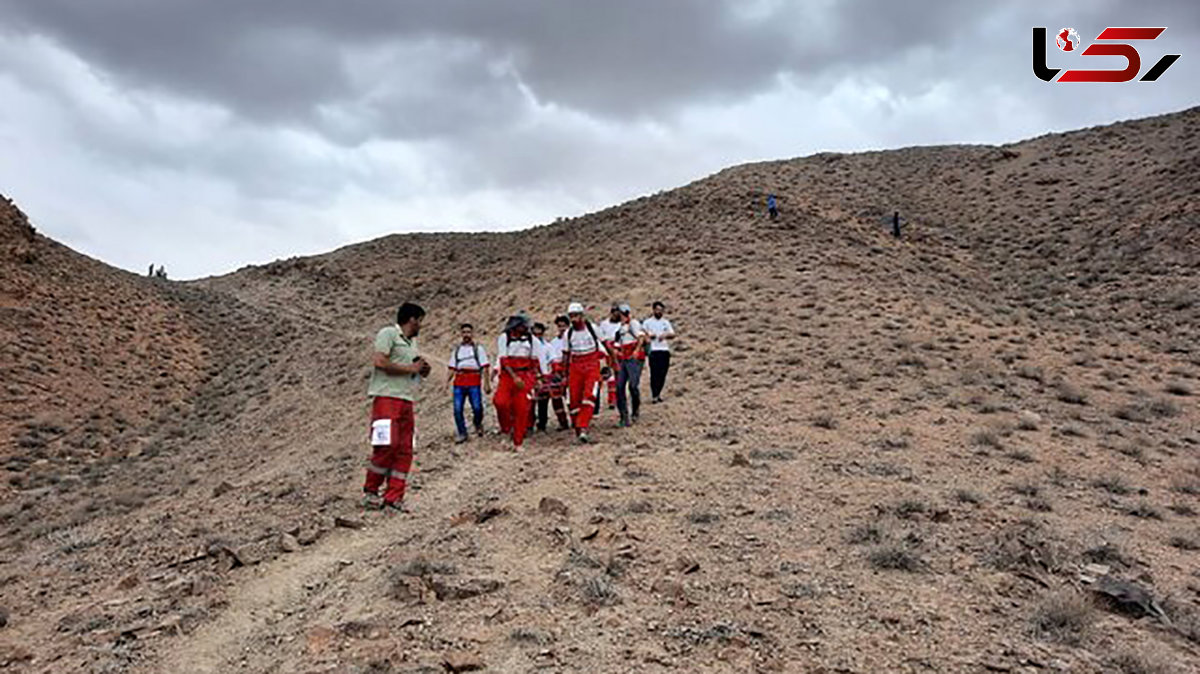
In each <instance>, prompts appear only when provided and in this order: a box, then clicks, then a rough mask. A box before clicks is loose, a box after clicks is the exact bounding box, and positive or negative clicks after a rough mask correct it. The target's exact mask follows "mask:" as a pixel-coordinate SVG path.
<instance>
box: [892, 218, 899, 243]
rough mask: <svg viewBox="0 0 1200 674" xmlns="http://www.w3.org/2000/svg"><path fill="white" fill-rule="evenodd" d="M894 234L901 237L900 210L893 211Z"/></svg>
mask: <svg viewBox="0 0 1200 674" xmlns="http://www.w3.org/2000/svg"><path fill="white" fill-rule="evenodd" d="M892 236H894V237H896V238H897V239H899V238H900V211H894V212H892Z"/></svg>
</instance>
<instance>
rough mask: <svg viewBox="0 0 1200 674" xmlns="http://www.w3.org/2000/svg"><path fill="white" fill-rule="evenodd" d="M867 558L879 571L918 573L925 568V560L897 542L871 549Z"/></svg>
mask: <svg viewBox="0 0 1200 674" xmlns="http://www.w3.org/2000/svg"><path fill="white" fill-rule="evenodd" d="M867 559H868V561H870V562H871V566H872V567H874V568H876V569H879V570H881V571H907V572H909V573H918V572H920V571H924V570H925V561H924V560H922V559H921V557H920V556H919V555H918V554H917V553H916V552H914V551H913V550H911V549H909V548H908V547H907V546H905V545H902V544H899V543H887V544H884V545H880V546H879V547H877V548H875V549H873V550H871V552H870V554H868V555H867Z"/></svg>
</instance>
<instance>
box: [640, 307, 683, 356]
mask: <svg viewBox="0 0 1200 674" xmlns="http://www.w3.org/2000/svg"><path fill="white" fill-rule="evenodd" d="M642 327H643V328H645V329H646V332H647V333H649V334H652V335H660V336H659V337H651V338H650V350H651V351H670V350H671V345H670V344H669V343H668V342H667V340H665V339H663V338H662V337H661V335H665V334H667V333H674V332H675V328H673V327H671V321H669V320H667V319H666V318H665V317H664V318H654V317H653V316H651V317H650V318H647V319H646V320H644V321H642Z"/></svg>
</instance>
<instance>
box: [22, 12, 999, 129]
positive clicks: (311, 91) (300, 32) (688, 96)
mask: <svg viewBox="0 0 1200 674" xmlns="http://www.w3.org/2000/svg"><path fill="white" fill-rule="evenodd" d="M0 5H3V6H4V7H5V14H6V16H7V17H8V22H9V23H10V25H15V26H16V28H17V29H18V30H24V31H34V32H38V33H42V34H45V35H47V36H50V37H52V38H53V39H55V40H57V41H59V42H60V43H61V44H63V45H64V46H65V47H66V48H67V49H70V50H72V51H74V52H76V53H77V54H79V55H80V56H81V57H83V58H84V59H86V60H87V61H89V62H91V63H93V64H95V65H97V66H98V67H101V68H104V69H105V70H106V71H108V72H110V73H113V74H114V75H115V76H117V77H119V78H122V79H123V80H125V81H126V82H128V83H129V84H131V85H134V86H140V87H146V88H154V89H162V90H166V91H170V92H172V93H175V94H178V95H183V96H186V97H190V98H195V99H200V100H207V101H212V102H215V103H218V104H220V105H223V106H226V107H228V108H230V109H232V110H234V111H236V112H237V113H238V114H241V115H245V116H247V117H249V118H251V119H256V120H260V121H262V122H265V123H272V122H280V123H288V122H291V123H305V124H313V125H316V126H318V127H322V126H325V125H326V124H328V123H329V121H328V120H329V119H330V118H331V117H333V118H336V117H338V114H337V111H338V109H339V108H342V107H345V106H347V105H351V104H353V105H354V106H356V110H355V113H354V114H351V115H344V117H347V118H350V119H348V120H347V121H346V122H345V123H346V124H347V126H348V127H349V128H353V127H355V124H356V123H357V124H358V126H357V128H354V131H349V130H348V129H342V130H343V131H346V132H347V133H346V136H347V139H348V140H361V139H362V134H364V133H366V131H367V128H366V127H364V126H363V125H362V124H363V122H371V121H372V120H375V121H377V122H378V123H377V124H375V123H371V124H369V126H370V127H371V128H372V130H378V131H379V132H380V133H382V134H384V135H387V136H397V137H419V136H422V135H427V134H437V133H445V132H446V131H447V130H448V129H456V128H461V127H460V126H459V123H462V122H466V123H473V124H483V123H486V122H488V121H490V119H491V118H490V116H489V114H488V113H491V114H492V115H500V116H501V118H503V115H505V114H510V113H511V111H512V110H513V109H514V108H519V107H520V106H521V105H522V100H521V98H520V97H519V96H518V95H516V93H517V83H518V82H517V78H519V80H520V82H523V83H524V84H525V85H526V86H527V87H528V90H529V92H530V93H531V94H532V95H533V96H534V97H535V98H536V99H537V100H538V101H539V102H542V103H552V104H557V105H562V106H566V107H570V108H574V109H578V110H581V111H585V112H588V113H590V114H595V115H601V116H607V117H618V118H619V117H630V116H638V115H653V114H656V113H661V112H663V111H665V110H669V109H671V108H673V107H678V106H681V105H685V104H688V103H693V102H696V101H705V100H731V99H736V98H738V97H740V96H744V95H746V94H748V93H752V92H754V91H757V90H760V89H762V88H764V87H766V86H768V85H769V84H770V83H771V82H772V81H773V78H774V77H775V76H777V75H779V74H782V73H795V74H801V75H811V74H817V73H821V72H824V71H826V70H830V69H834V68H837V67H839V66H847V65H854V64H862V63H870V62H874V61H878V60H887V59H893V58H896V57H897V56H898V55H899V54H901V53H902V52H903V51H905V50H907V49H910V48H912V47H914V46H920V47H922V48H937V47H939V46H945V45H947V44H949V43H952V42H953V41H954V40H955V39H956V36H958V35H960V34H962V32H963V28H964V27H969V26H971V25H974V24H976V23H978V22H979V21H980V20H981V18H983V17H982V15H981V14H980V11H981V8H986V7H987V5H976V4H973V3H961V2H956V3H945V2H931V1H923V2H883V3H880V2H863V1H858V2H838V3H804V4H799V3H776V2H760V3H755V2H735V1H733V0H728V1H724V2H721V1H717V0H657V1H656V2H644V1H643V0H609V1H606V2H562V1H560V0H524V1H517V2H448V1H439V2H428V1H425V0H421V1H408V2H399V1H397V2H389V1H386V0H377V1H370V2H368V1H364V0H346V1H342V2H329V1H326V0H275V1H260V2H254V1H247V0H204V1H201V0H106V1H103V2H97V1H95V0H6V1H5V2H2V3H0ZM414 45H415V47H414ZM421 45H424V46H426V47H432V48H427V49H421V48H420V46H421ZM439 45H447V46H449V47H450V49H448V50H447V52H446V53H444V54H443V53H439V50H438V49H437V47H438V46H439ZM389 51H391V52H393V53H394V54H395V55H396V58H398V59H403V60H401V61H398V62H396V63H394V64H393V65H394V68H387V69H374V70H372V69H370V68H367V70H368V71H369V72H370V74H371V77H370V78H364V77H363V73H361V72H360V69H362V68H363V66H362V65H361V61H362V60H363V58H362V55H364V54H365V55H371V54H384V55H386V54H387V53H389ZM463 51H467V52H469V53H470V56H471V58H470V59H462V58H461V54H462V52H463ZM456 57H459V58H456ZM384 63H386V60H385V61H384ZM377 65H378V64H377ZM415 71H422V72H425V73H429V74H432V75H434V76H436V81H435V82H434V83H435V84H436V85H437V86H436V88H428V89H426V90H425V91H419V90H418V91H416V92H412V91H409V90H408V87H409V86H410V81H411V80H410V78H409V77H406V75H411V74H412V73H414V72H415ZM484 100H486V101H487V102H488V104H487V105H483V106H480V105H479V103H480V101H484ZM481 107H482V109H483V110H482V111H480V108H481ZM364 115H365V118H366V119H365V120H364V119H359V117H361V116H364ZM329 131H330V132H331V133H333V135H334V136H335V137H336V136H337V135H338V134H337V133H336V132H337V131H338V129H337V128H336V127H335V128H331V129H329Z"/></svg>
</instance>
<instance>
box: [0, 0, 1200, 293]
mask: <svg viewBox="0 0 1200 674" xmlns="http://www.w3.org/2000/svg"><path fill="white" fill-rule="evenodd" d="M1033 26H1046V27H1048V29H1049V30H1050V32H1051V33H1053V32H1056V31H1057V30H1059V29H1061V28H1063V27H1073V28H1075V29H1076V30H1077V31H1078V32H1079V34H1080V36H1081V37H1082V39H1083V41H1084V43H1085V44H1087V43H1089V42H1090V41H1091V40H1092V39H1094V38H1095V36H1096V35H1097V34H1098V33H1099V32H1100V30H1101V29H1103V28H1104V27H1105V26H1167V27H1168V29H1167V31H1166V32H1165V33H1164V34H1163V35H1162V37H1160V38H1159V39H1157V40H1155V41H1154V42H1150V43H1140V44H1139V48H1140V51H1141V54H1142V58H1143V65H1142V68H1143V72H1144V71H1145V70H1147V69H1149V67H1150V66H1151V65H1152V64H1153V62H1154V61H1156V60H1157V59H1158V57H1159V56H1160V55H1161V54H1164V53H1180V54H1182V58H1181V59H1180V60H1179V61H1178V62H1177V63H1176V64H1175V65H1174V66H1173V67H1172V68H1171V69H1170V70H1168V71H1167V72H1166V74H1165V75H1163V76H1162V78H1160V80H1159V81H1158V82H1155V83H1138V82H1131V83H1127V84H1048V83H1045V82H1042V81H1041V80H1038V79H1037V78H1035V77H1034V76H1033V74H1032V70H1031V64H1030V40H1031V28H1032V27H1033ZM1049 60H1050V62H1051V63H1050V65H1051V66H1052V67H1072V66H1074V67H1087V66H1090V67H1101V68H1104V67H1119V66H1120V65H1122V64H1123V62H1122V61H1121V59H1119V58H1111V57H1080V56H1079V55H1078V53H1073V54H1067V53H1064V52H1061V51H1059V50H1057V49H1056V48H1054V46H1053V45H1050V47H1049ZM1198 63H1200V1H1197V0H1171V1H1156V0H1138V1H1128V0H1123V1H1117V0H1090V1H1088V2H1057V1H1054V0H1036V1H1026V0H1017V1H1014V2H995V1H988V2H977V3H976V2H963V1H948V2H928V1H924V0H921V1H914V0H905V1H903V2H901V1H900V0H877V1H867V0H858V1H855V0H847V1H835V0H815V1H811V2H787V1H783V0H728V1H720V0H603V1H600V0H517V1H500V0H476V1H472V2H458V1H453V0H412V1H410V0H337V1H334V0H0V193H3V194H5V195H7V196H10V197H12V198H14V199H16V200H17V202H18V203H19V204H20V205H21V206H22V207H23V208H24V210H25V211H26V212H27V213H28V214H29V215H30V218H31V219H32V220H33V221H34V223H35V224H36V225H37V226H38V227H39V229H40V230H41V231H43V232H44V233H46V234H48V235H50V236H53V237H55V238H57V239H59V240H60V241H63V242H65V243H67V244H69V245H71V246H73V247H74V248H76V249H78V250H81V251H83V252H85V253H87V254H89V255H93V256H95V257H98V258H100V259H102V260H104V261H106V262H109V263H111V264H115V265H118V266H121V267H124V268H127V269H131V270H134V271H144V270H145V268H146V265H147V264H149V263H150V262H155V263H161V264H164V265H166V267H167V269H168V271H169V272H171V273H172V276H173V277H197V276H204V275H209V274H216V273H223V272H227V271H231V270H233V269H235V268H237V267H240V266H242V265H245V264H250V263H263V262H269V261H271V260H273V259H276V258H281V257H289V256H292V255H299V254H311V253H319V252H324V251H327V250H330V249H332V248H335V247H337V246H340V245H343V244H346V243H352V242H356V241H363V240H367V239H370V238H374V237H377V236H381V235H384V234H389V233H394V232H408V231H445V230H459V231H464V230H485V229H493V230H494V229H515V228H522V227H528V226H532V225H537V224H542V223H545V222H548V221H552V220H554V218H556V217H558V216H562V215H577V214H581V213H585V212H588V211H592V210H596V209H599V208H603V207H605V206H608V205H612V204H615V203H619V202H621V201H624V200H627V199H630V198H633V197H636V196H639V195H643V194H647V193H653V192H656V191H658V190H660V189H666V188H671V187H675V186H678V185H681V184H684V183H687V182H690V181H691V180H694V179H697V178H700V177H703V176H705V175H708V174H710V173H712V172H714V171H717V170H719V169H721V168H724V167H726V166H729V165H733V164H739V163H744V162H748V161H756V160H762V159H774V158H783V157H795V156H802V155H807V154H812V153H814V152H820V151H825V150H834V151H853V150H862V149H878V148H892V147H902V146H906V145H916V144H931V143H959V142H975V143H978V142H986V143H996V142H1008V141H1013V140H1018V139H1021V138H1025V137H1029V136H1035V135H1040V134H1042V133H1046V132H1049V131H1060V130H1066V129H1071V128H1077V127H1082V126H1089V125H1093V124H1099V123H1106V122H1110V121H1115V120H1120V119H1128V118H1132V117H1142V116H1146V115H1152V114H1159V113H1164V112H1171V111H1175V110H1180V109H1183V108H1186V107H1190V106H1193V105H1197V104H1200V96H1198V95H1197V94H1198V93H1200V85H1198V84H1197V83H1200V67H1198V66H1197V65H1196V64H1198Z"/></svg>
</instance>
